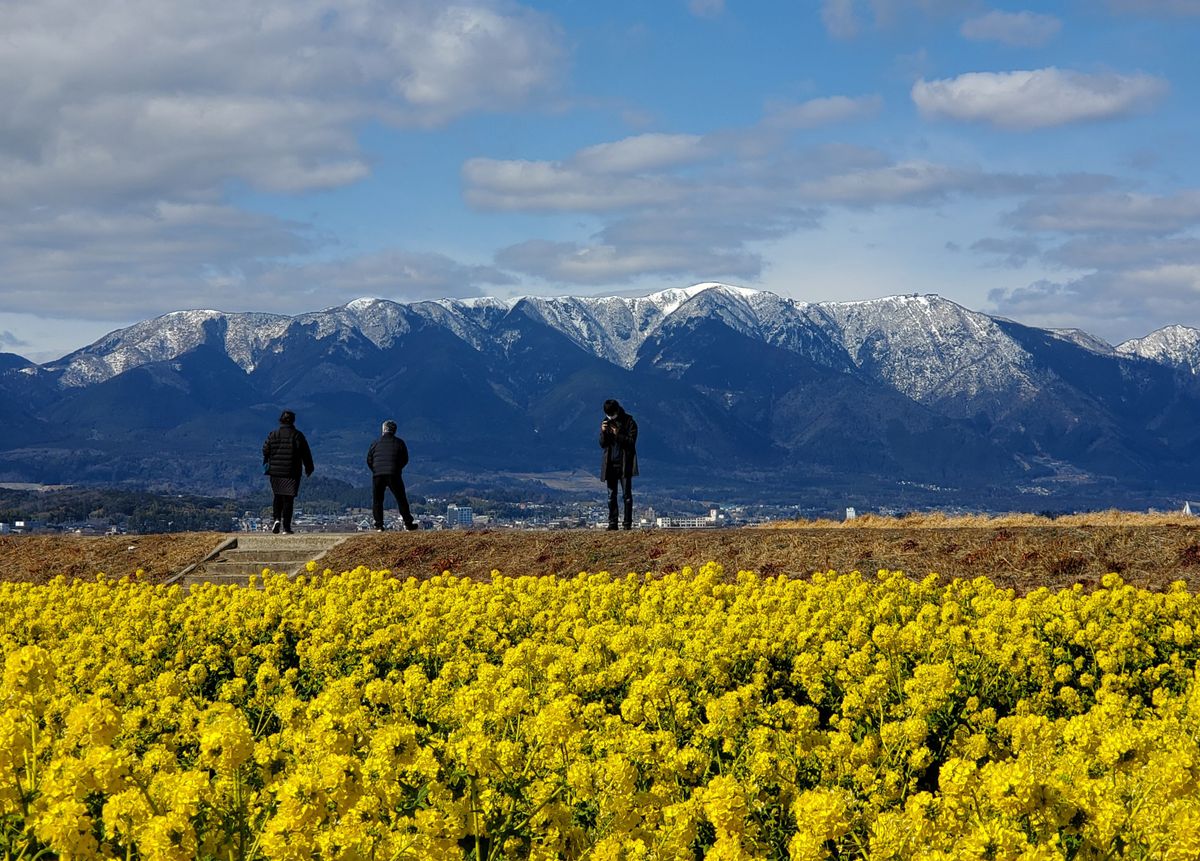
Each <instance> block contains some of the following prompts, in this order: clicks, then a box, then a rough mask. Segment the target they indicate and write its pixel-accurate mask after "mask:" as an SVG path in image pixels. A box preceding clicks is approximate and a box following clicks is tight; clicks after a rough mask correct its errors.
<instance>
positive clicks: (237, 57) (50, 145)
mask: <svg viewBox="0 0 1200 861" xmlns="http://www.w3.org/2000/svg"><path fill="white" fill-rule="evenodd" d="M4 31H5V32H4V38H3V39H2V40H0V78H2V79H3V80H4V81H5V86H4V87H3V88H2V89H0V112H2V113H3V115H4V117H5V123H4V126H3V129H0V177H3V179H2V180H0V182H2V185H0V199H3V200H9V201H14V200H21V199H29V198H30V197H33V196H36V198H37V202H39V203H41V202H44V200H45V199H46V198H47V197H49V198H51V199H53V198H54V197H55V195H56V194H62V195H64V196H70V197H71V198H72V199H76V200H77V199H78V196H79V195H80V194H83V195H90V196H92V197H94V198H95V199H101V198H103V197H104V196H105V195H119V196H124V197H130V196H137V195H142V194H153V195H154V196H156V197H158V198H160V199H162V198H172V197H177V196H194V195H209V196H211V195H217V194H220V193H221V186H222V184H223V183H225V182H227V181H228V180H230V179H237V180H240V181H243V182H246V183H248V184H250V185H251V186H255V187H259V188H263V189H266V190H269V191H303V190H307V189H321V188H329V187H332V186H337V185H344V184H346V183H349V182H353V181H356V180H358V179H361V178H362V177H363V176H364V175H365V174H366V172H367V165H366V162H365V160H364V159H363V157H362V156H361V154H360V153H359V151H358V147H357V142H356V140H355V125H356V124H358V123H361V122H364V121H367V120H370V119H377V120H381V121H384V122H391V123H401V124H416V125H429V124H436V123H439V122H444V121H446V120H449V119H451V118H453V117H455V116H458V115H461V114H464V113H468V112H472V111H480V110H498V109H504V108H509V107H512V106H514V105H517V104H520V103H522V102H524V101H526V100H528V99H529V98H530V97H531V96H533V95H534V94H536V93H539V92H542V91H544V90H545V89H546V88H547V87H550V86H552V85H553V84H554V82H555V80H556V79H557V76H558V73H559V71H560V67H561V61H562V47H561V45H560V41H561V37H560V35H559V33H558V31H557V29H556V28H555V27H554V25H552V24H551V23H550V22H549V21H548V19H546V18H544V17H543V16H541V15H538V14H536V13H533V12H530V11H528V10H524V9H522V8H520V7H518V6H515V5H513V4H510V3H507V2H500V0H496V2H493V0H465V2H459V3H453V4H443V3H440V2H435V0H414V2H406V3H404V4H399V5H395V4H390V3H386V2H383V0H348V2H346V3H343V4H339V5H338V6H336V7H329V6H328V5H327V4H324V3H321V2H317V0H292V2H288V3H286V4H279V3H276V2H272V0H243V2H232V0H227V2H216V3H206V4H203V6H200V5H197V4H193V3H186V2H182V0H130V2H114V0H99V2H96V3H88V4H86V5H85V6H80V5H78V4H76V3H72V2H69V0H16V2H13V3H9V4H7V5H6V7H5V22H4Z"/></svg>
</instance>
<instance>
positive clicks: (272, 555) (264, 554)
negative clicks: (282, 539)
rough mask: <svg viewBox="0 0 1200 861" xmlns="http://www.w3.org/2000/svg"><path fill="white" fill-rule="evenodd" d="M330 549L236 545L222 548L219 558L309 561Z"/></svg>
mask: <svg viewBox="0 0 1200 861" xmlns="http://www.w3.org/2000/svg"><path fill="white" fill-rule="evenodd" d="M328 550H329V548H328V547H281V548H279V549H278V550H272V549H271V548H269V547H259V548H253V549H249V550H243V549H242V548H240V547H236V548H230V549H229V550H222V551H221V554H220V556H219V557H218V558H219V559H220V560H221V561H222V562H246V563H250V562H257V561H261V560H266V561H270V560H272V559H299V560H300V561H301V562H307V561H308V560H309V559H316V558H317V557H318V556H320V555H321V554H322V553H325V552H327V551H328Z"/></svg>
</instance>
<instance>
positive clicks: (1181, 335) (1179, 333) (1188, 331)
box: [1117, 325, 1200, 374]
mask: <svg viewBox="0 0 1200 861" xmlns="http://www.w3.org/2000/svg"><path fill="white" fill-rule="evenodd" d="M1117 352H1118V353H1124V354H1126V355H1130V356H1140V357H1141V358H1143V359H1150V360H1151V361H1153V362H1158V363H1160V364H1163V365H1169V366H1170V367H1173V368H1180V369H1183V370H1187V371H1189V372H1191V373H1193V374H1200V329H1193V328H1192V327H1190V326H1179V325H1175V326H1164V327H1163V328H1161V329H1158V330H1156V331H1154V332H1151V333H1150V334H1149V335H1147V336H1146V337H1144V338H1134V339H1133V340H1130V341H1126V342H1125V343H1123V344H1119V345H1118V346H1117Z"/></svg>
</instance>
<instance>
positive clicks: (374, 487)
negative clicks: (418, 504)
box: [371, 475, 413, 529]
mask: <svg viewBox="0 0 1200 861" xmlns="http://www.w3.org/2000/svg"><path fill="white" fill-rule="evenodd" d="M389 490H390V491H391V492H392V496H394V497H396V504H397V505H399V506H400V519H401V520H403V521H404V525H405V526H411V525H412V522H413V516H412V511H410V510H409V508H408V494H406V493H405V492H404V479H402V478H401V477H400V476H398V475H374V476H371V513H372V514H373V515H374V516H375V528H376V529H382V528H383V497H384V494H385V493H386V491H389Z"/></svg>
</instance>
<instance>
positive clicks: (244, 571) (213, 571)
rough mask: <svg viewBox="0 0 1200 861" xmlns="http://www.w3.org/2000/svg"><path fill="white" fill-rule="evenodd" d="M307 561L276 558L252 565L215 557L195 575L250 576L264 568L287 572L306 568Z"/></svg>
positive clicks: (279, 572)
mask: <svg viewBox="0 0 1200 861" xmlns="http://www.w3.org/2000/svg"><path fill="white" fill-rule="evenodd" d="M307 562H308V560H307V559H300V560H294V559H289V560H275V561H274V562H259V563H257V564H255V565H250V564H247V563H244V562H222V561H221V560H220V559H214V560H213V561H212V562H208V563H205V565H204V566H203V567H202V568H197V569H196V571H194V572H193V576H194V575H196V574H204V575H205V576H206V577H208V576H212V577H221V576H230V577H248V576H249V575H251V574H261V573H262V570H263V569H264V568H270V569H271V570H272V571H274V572H275V573H277V574H286V573H288V572H290V571H295V570H297V569H302V568H304V566H305V564H306V563H307Z"/></svg>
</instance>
